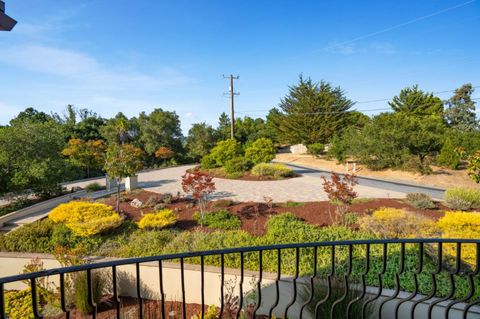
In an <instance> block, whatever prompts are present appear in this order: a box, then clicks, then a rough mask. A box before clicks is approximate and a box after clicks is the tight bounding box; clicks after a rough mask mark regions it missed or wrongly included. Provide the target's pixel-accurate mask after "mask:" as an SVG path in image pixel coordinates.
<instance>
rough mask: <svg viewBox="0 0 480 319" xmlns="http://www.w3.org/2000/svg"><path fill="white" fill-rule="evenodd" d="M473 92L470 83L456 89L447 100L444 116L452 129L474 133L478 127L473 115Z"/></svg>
mask: <svg viewBox="0 0 480 319" xmlns="http://www.w3.org/2000/svg"><path fill="white" fill-rule="evenodd" d="M473 91H474V90H473V87H472V85H471V84H470V83H467V84H464V85H462V86H461V87H460V88H458V89H456V90H455V93H454V95H453V96H452V97H451V98H450V99H449V100H448V103H447V105H448V109H447V110H446V111H445V115H446V118H447V121H448V123H449V124H450V126H452V127H453V128H456V129H459V130H461V131H474V130H476V129H477V128H478V127H479V122H478V120H477V117H476V114H475V102H474V101H473V100H472V94H473Z"/></svg>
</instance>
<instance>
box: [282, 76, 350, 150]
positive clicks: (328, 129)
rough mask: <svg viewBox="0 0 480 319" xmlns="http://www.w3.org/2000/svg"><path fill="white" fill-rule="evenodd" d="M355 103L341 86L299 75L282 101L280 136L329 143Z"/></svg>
mask: <svg viewBox="0 0 480 319" xmlns="http://www.w3.org/2000/svg"><path fill="white" fill-rule="evenodd" d="M353 104H354V103H353V102H352V101H351V100H349V99H348V98H347V97H346V96H345V93H344V91H343V90H342V89H341V88H340V87H336V88H334V87H332V86H331V85H330V84H329V83H327V82H325V81H321V82H320V83H314V82H313V81H312V79H310V78H307V79H304V78H303V76H302V75H300V78H299V82H298V83H297V84H296V85H293V86H291V87H290V88H289V92H288V94H287V95H286V96H285V97H284V98H283V99H282V100H281V101H280V104H279V109H280V111H281V112H280V113H279V114H277V115H276V119H275V122H276V124H277V128H278V131H279V134H280V138H281V139H282V140H284V141H285V142H288V143H304V144H313V143H327V142H328V141H329V140H330V139H331V137H332V136H333V135H335V134H336V133H338V132H339V131H341V130H342V129H343V128H344V127H345V126H346V124H347V114H348V110H349V109H350V108H351V107H352V106H353Z"/></svg>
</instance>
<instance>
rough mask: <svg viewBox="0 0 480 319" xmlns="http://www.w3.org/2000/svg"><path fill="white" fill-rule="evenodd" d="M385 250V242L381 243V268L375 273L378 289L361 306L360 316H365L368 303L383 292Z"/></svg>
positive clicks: (385, 268)
mask: <svg viewBox="0 0 480 319" xmlns="http://www.w3.org/2000/svg"><path fill="white" fill-rule="evenodd" d="M387 250H388V246H387V243H383V250H382V252H383V253H382V269H381V270H380V271H379V272H378V273H377V278H378V290H377V293H376V294H375V296H373V298H372V299H370V300H367V301H366V302H364V304H363V306H362V318H365V317H366V315H367V308H368V305H369V304H371V303H372V302H374V301H376V300H377V299H378V298H380V296H381V295H382V292H383V275H384V274H385V272H386V271H387Z"/></svg>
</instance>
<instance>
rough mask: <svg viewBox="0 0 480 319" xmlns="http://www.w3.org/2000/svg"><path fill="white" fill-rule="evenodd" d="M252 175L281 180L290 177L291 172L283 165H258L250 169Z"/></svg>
mask: <svg viewBox="0 0 480 319" xmlns="http://www.w3.org/2000/svg"><path fill="white" fill-rule="evenodd" d="M252 175H255V176H266V177H275V178H282V177H289V176H292V175H293V171H292V169H291V168H289V167H287V166H286V165H284V164H279V163H274V164H271V163H260V164H257V165H255V166H254V167H253V168H252Z"/></svg>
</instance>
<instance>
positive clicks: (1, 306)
mask: <svg viewBox="0 0 480 319" xmlns="http://www.w3.org/2000/svg"><path fill="white" fill-rule="evenodd" d="M6 318H7V314H6V313H5V289H4V287H3V283H0V319H6Z"/></svg>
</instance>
